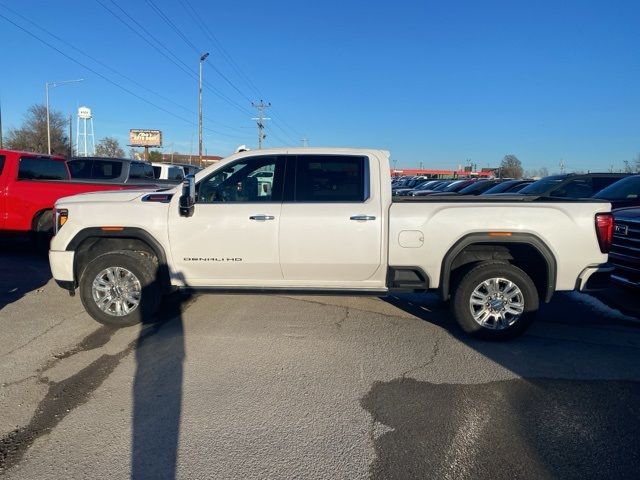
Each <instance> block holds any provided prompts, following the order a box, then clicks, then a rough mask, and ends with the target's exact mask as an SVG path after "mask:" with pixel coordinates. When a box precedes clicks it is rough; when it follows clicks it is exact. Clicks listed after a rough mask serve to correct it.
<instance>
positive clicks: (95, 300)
mask: <svg viewBox="0 0 640 480" xmlns="http://www.w3.org/2000/svg"><path fill="white" fill-rule="evenodd" d="M156 272H157V266H156V264H155V262H154V261H153V260H152V259H151V258H150V257H149V256H148V255H146V254H144V253H141V252H134V251H128V250H121V251H116V252H111V253H106V254H104V255H100V256H98V257H96V258H94V259H93V260H91V261H90V262H89V263H88V264H87V265H86V267H85V268H84V270H83V271H82V274H81V275H80V281H79V287H80V298H81V299H82V304H83V305H84V308H85V309H86V310H87V312H88V313H89V315H91V316H92V317H93V318H94V319H95V320H97V321H98V322H100V323H102V324H105V325H111V326H116V327H125V326H129V325H135V324H136V323H140V322H149V321H151V319H152V318H153V314H154V313H155V310H156V309H157V307H158V304H159V302H160V288H159V286H158V283H159V282H158V281H157V279H156Z"/></svg>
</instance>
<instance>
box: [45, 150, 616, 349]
mask: <svg viewBox="0 0 640 480" xmlns="http://www.w3.org/2000/svg"><path fill="white" fill-rule="evenodd" d="M55 222H56V235H55V237H54V238H53V240H52V242H51V250H50V252H49V259H50V263H51V270H52V273H53V276H54V278H55V279H56V281H57V282H58V284H59V285H60V286H62V287H63V288H65V289H68V290H69V292H70V293H71V294H73V293H74V292H75V290H76V288H79V290H80V296H81V299H82V302H83V305H84V307H85V308H86V310H87V312H88V313H89V314H90V315H91V316H92V317H93V318H94V319H96V320H97V321H99V322H102V323H105V324H110V325H119V326H124V325H131V324H134V323H137V322H140V321H142V320H143V319H146V318H150V317H151V315H152V313H153V311H154V310H155V309H156V308H157V305H158V303H159V300H160V296H161V295H162V294H163V293H165V292H169V291H171V290H173V289H193V290H199V291H202V290H208V291H218V292H229V291H246V292H251V291H252V292H255V291H258V292H287V293H291V292H297V293H302V294H308V293H312V292H316V293H317V292H323V293H326V292H328V293H336V294H337V293H343V294H370V295H376V296H381V295H385V294H388V293H389V292H391V291H396V290H400V291H411V292H422V291H428V290H437V291H438V292H439V293H440V295H441V296H442V298H443V299H444V300H449V299H450V300H451V306H452V311H453V316H454V317H455V319H456V320H457V322H458V323H459V324H460V326H461V327H462V329H463V330H464V331H466V332H467V333H469V334H472V335H475V336H480V337H483V338H489V339H504V338H509V337H513V336H515V335H517V334H520V333H522V332H523V331H524V329H525V328H526V327H527V326H528V325H529V323H530V322H531V320H532V319H533V316H534V314H535V312H536V310H538V304H539V301H549V300H550V299H551V296H552V295H553V293H554V292H555V291H557V290H575V289H577V290H589V289H592V288H593V289H595V288H599V287H601V286H602V285H603V283H605V282H606V280H607V279H608V277H609V275H610V272H611V271H612V267H611V266H610V265H609V264H608V263H607V252H608V249H609V246H610V243H611V239H612V235H613V218H612V215H611V213H610V205H609V204H608V203H607V202H602V201H597V200H595V201H594V200H586V201H585V200H565V199H559V200H553V201H552V200H549V199H536V198H535V197H527V196H517V197H515V196H514V197H513V198H511V197H508V196H500V197H499V198H482V197H473V198H470V197H457V196H454V197H431V198H430V197H423V198H420V197H417V198H412V197H403V198H402V199H393V200H392V196H391V179H390V169H389V154H388V152H385V151H380V150H360V149H342V148H340V149H327V148H303V149H274V150H260V151H248V152H241V153H237V154H235V155H232V156H231V157H229V158H227V159H225V160H222V161H221V162H219V163H218V164H216V165H214V166H211V167H209V168H207V169H205V170H203V171H201V172H198V174H196V175H195V177H193V176H188V177H187V178H186V179H185V181H184V183H183V186H182V190H180V189H179V188H178V187H176V188H175V189H173V190H167V191H157V192H152V193H150V192H148V191H147V192H140V191H122V192H109V193H90V194H84V195H76V196H73V197H69V198H64V199H61V200H59V201H58V202H57V203H56V210H55Z"/></svg>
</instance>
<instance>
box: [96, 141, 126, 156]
mask: <svg viewBox="0 0 640 480" xmlns="http://www.w3.org/2000/svg"><path fill="white" fill-rule="evenodd" d="M96 155H98V156H100V157H110V158H123V157H124V150H123V149H122V147H120V142H118V140H116V139H115V138H113V137H104V138H103V139H102V140H100V142H98V144H97V145H96Z"/></svg>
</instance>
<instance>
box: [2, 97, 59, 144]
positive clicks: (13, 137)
mask: <svg viewBox="0 0 640 480" xmlns="http://www.w3.org/2000/svg"><path fill="white" fill-rule="evenodd" d="M49 125H50V129H49V130H50V132H51V153H56V154H58V155H67V154H68V153H69V148H70V144H69V137H68V136H67V135H66V130H67V125H68V123H67V119H66V118H65V117H64V115H63V114H62V113H60V112H57V111H52V110H49ZM6 144H7V148H10V149H12V150H25V151H28V152H36V153H47V107H45V106H44V105H32V106H31V107H29V109H28V110H27V114H26V115H25V118H24V123H23V124H22V126H21V127H20V128H12V129H9V132H8V134H7V140H6Z"/></svg>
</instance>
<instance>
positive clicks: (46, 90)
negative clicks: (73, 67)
mask: <svg viewBox="0 0 640 480" xmlns="http://www.w3.org/2000/svg"><path fill="white" fill-rule="evenodd" d="M83 80H84V78H78V79H76V80H63V81H61V82H46V83H45V84H44V98H45V103H46V105H47V154H49V155H51V125H50V122H49V87H51V88H55V87H57V86H59V85H64V84H67V83H79V82H82V81H83Z"/></svg>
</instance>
